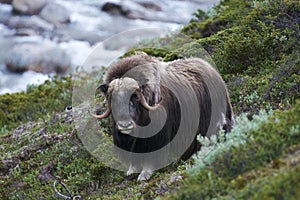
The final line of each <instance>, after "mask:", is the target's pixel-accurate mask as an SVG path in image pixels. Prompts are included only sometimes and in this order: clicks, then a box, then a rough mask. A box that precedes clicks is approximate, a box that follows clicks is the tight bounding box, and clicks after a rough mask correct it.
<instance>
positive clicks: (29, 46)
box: [5, 42, 71, 74]
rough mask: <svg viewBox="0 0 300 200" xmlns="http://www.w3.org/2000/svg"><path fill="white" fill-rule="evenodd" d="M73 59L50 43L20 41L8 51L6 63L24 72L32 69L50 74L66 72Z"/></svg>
mask: <svg viewBox="0 0 300 200" xmlns="http://www.w3.org/2000/svg"><path fill="white" fill-rule="evenodd" d="M70 63H71V59H70V57H69V55H68V54H66V53H65V52H64V51H63V50H62V49H60V48H59V47H58V46H56V45H54V44H48V43H38V42H31V43H29V42H28V43H20V44H16V45H15V46H14V47H12V49H11V50H10V51H9V52H8V54H7V56H6V59H5V64H6V67H7V69H8V70H10V71H13V72H24V71H27V70H32V71H35V72H41V73H45V74H49V73H51V72H57V73H64V72H66V71H67V70H68V69H69V68H70V65H71V64H70Z"/></svg>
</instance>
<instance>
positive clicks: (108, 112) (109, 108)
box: [90, 101, 111, 119]
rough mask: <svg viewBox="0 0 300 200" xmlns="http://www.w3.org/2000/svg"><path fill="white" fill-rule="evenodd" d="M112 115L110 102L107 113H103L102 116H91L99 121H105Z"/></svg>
mask: <svg viewBox="0 0 300 200" xmlns="http://www.w3.org/2000/svg"><path fill="white" fill-rule="evenodd" d="M110 113H111V106H110V101H108V103H107V110H106V111H105V113H103V114H102V115H95V114H93V113H90V114H91V115H92V116H93V117H95V118H97V119H105V118H107V117H108V116H109V115H110Z"/></svg>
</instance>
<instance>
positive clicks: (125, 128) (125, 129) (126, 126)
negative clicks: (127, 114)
mask: <svg viewBox="0 0 300 200" xmlns="http://www.w3.org/2000/svg"><path fill="white" fill-rule="evenodd" d="M117 125H118V129H119V130H120V131H121V132H122V133H126V134H128V133H129V132H131V130H132V129H133V123H132V121H118V122H117Z"/></svg>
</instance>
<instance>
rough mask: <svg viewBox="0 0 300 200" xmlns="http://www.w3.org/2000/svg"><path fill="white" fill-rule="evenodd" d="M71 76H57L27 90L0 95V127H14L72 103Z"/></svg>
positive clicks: (62, 108)
mask: <svg viewBox="0 0 300 200" xmlns="http://www.w3.org/2000/svg"><path fill="white" fill-rule="evenodd" d="M71 89H72V88H71V82H70V78H58V77H55V78H54V79H53V80H51V81H46V82H45V83H44V84H42V85H40V86H37V87H35V86H31V87H28V89H27V91H26V92H22V93H16V94H5V95H2V96H0V127H3V126H6V128H7V129H12V128H15V127H16V126H18V125H19V124H21V123H24V122H27V121H31V120H36V119H38V118H40V117H44V116H45V115H46V114H49V113H51V112H55V111H62V110H64V109H65V107H66V106H68V105H71Z"/></svg>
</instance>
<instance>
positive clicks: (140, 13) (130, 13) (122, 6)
mask: <svg viewBox="0 0 300 200" xmlns="http://www.w3.org/2000/svg"><path fill="white" fill-rule="evenodd" d="M101 10H102V11H104V12H106V13H109V14H111V15H119V16H123V17H126V18H128V19H144V18H145V15H144V13H145V12H146V9H145V7H143V6H141V5H139V4H137V3H135V2H130V1H124V2H119V3H115V2H106V3H105V4H104V5H103V6H102V8H101Z"/></svg>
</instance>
